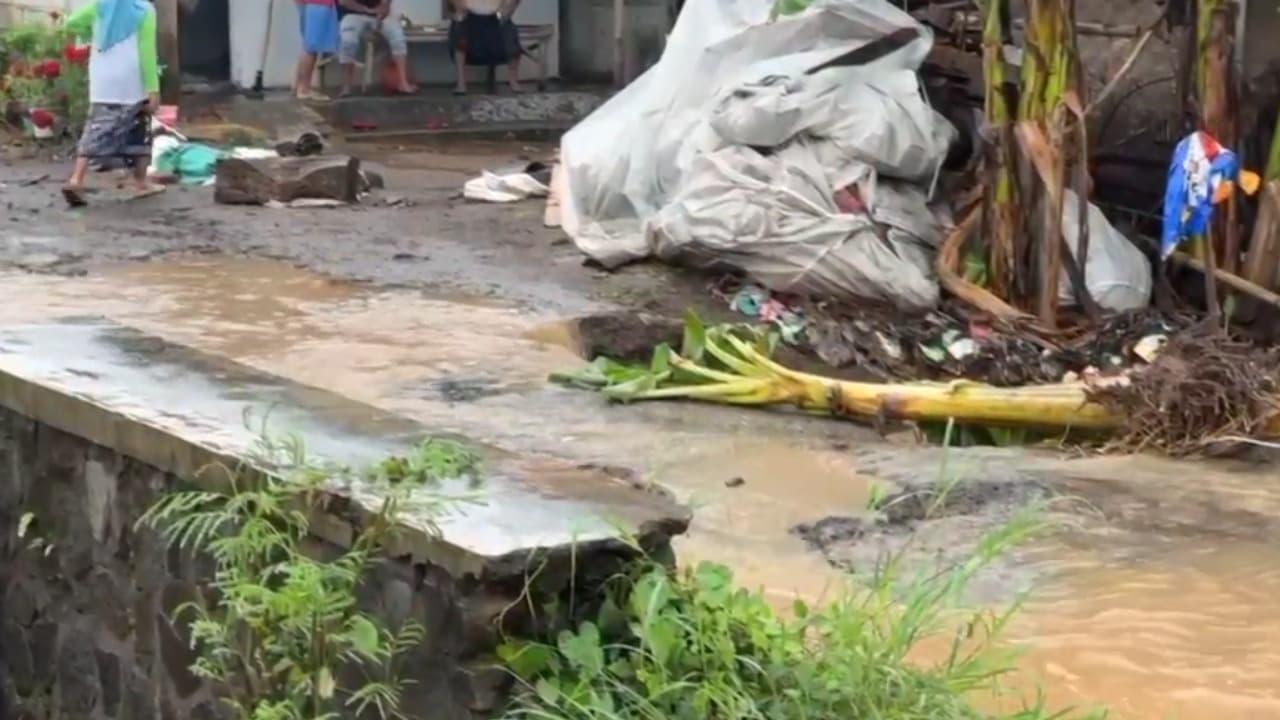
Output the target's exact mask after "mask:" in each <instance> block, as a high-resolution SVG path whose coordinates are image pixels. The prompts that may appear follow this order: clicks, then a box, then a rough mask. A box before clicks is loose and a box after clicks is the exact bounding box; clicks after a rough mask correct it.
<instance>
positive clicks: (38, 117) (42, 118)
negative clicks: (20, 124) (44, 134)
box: [31, 109, 54, 130]
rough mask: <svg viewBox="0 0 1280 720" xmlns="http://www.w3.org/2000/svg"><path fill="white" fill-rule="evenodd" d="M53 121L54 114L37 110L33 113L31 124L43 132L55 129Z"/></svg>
mask: <svg viewBox="0 0 1280 720" xmlns="http://www.w3.org/2000/svg"><path fill="white" fill-rule="evenodd" d="M53 121H54V117H53V113H51V112H49V111H48V110H41V109H36V110H32V111H31V124H32V125H35V126H36V127H38V128H40V129H41V130H43V129H45V128H51V127H53Z"/></svg>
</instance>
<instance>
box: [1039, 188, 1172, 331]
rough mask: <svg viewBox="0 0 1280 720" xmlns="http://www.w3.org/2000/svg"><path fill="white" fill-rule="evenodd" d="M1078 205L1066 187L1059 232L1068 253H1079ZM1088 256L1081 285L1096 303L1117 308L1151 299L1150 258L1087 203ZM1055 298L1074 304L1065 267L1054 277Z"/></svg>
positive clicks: (1143, 304) (1129, 307)
mask: <svg viewBox="0 0 1280 720" xmlns="http://www.w3.org/2000/svg"><path fill="white" fill-rule="evenodd" d="M1079 212H1080V205H1079V201H1078V199H1077V198H1076V194H1075V192H1074V191H1072V190H1067V194H1066V195H1065V196H1064V197H1063V198H1062V236H1063V239H1065V240H1066V241H1067V247H1068V248H1070V250H1071V256H1072V257H1075V258H1079V257H1080V225H1079V221H1080V217H1079ZM1088 217H1089V258H1088V260H1087V263H1088V267H1086V268H1085V270H1084V274H1085V281H1084V284H1085V287H1087V288H1089V294H1090V295H1092V296H1093V299H1094V300H1096V301H1097V302H1098V304H1099V305H1101V306H1102V307H1104V308H1106V309H1108V310H1115V311H1117V312H1119V311H1124V310H1136V309H1138V308H1143V307H1146V306H1147V305H1148V304H1149V302H1150V300H1151V262H1150V261H1149V260H1148V259H1147V256H1146V255H1144V254H1143V253H1142V251H1141V250H1139V249H1138V248H1137V247H1136V246H1135V245H1134V244H1133V243H1132V242H1131V241H1130V240H1129V239H1128V238H1126V237H1125V236H1124V235H1122V234H1121V233H1120V231H1119V230H1116V229H1115V227H1113V226H1112V225H1111V223H1110V222H1108V221H1107V216H1106V215H1104V214H1103V212H1102V211H1101V210H1099V209H1098V206H1097V205H1094V204H1093V203H1089V215H1088ZM1058 302H1059V303H1060V304H1062V305H1066V306H1072V305H1075V302H1076V298H1075V294H1074V293H1073V292H1072V287H1071V278H1069V277H1068V276H1067V272H1066V270H1063V271H1062V275H1061V277H1059V278H1058Z"/></svg>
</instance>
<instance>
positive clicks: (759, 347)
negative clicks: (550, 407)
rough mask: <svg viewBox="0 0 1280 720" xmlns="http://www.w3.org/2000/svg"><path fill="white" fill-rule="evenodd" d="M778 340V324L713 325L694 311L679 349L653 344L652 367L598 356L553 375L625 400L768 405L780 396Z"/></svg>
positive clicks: (566, 382)
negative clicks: (774, 359) (771, 361)
mask: <svg viewBox="0 0 1280 720" xmlns="http://www.w3.org/2000/svg"><path fill="white" fill-rule="evenodd" d="M779 339H780V336H779V333H778V330H777V328H773V327H771V328H761V327H758V326H753V325H743V324H728V325H715V326H711V327H708V326H706V325H705V324H704V323H703V322H702V320H701V318H699V317H698V316H697V314H696V313H694V312H693V311H689V312H687V313H686V314H685V325H684V338H683V341H682V343H681V347H680V351H679V352H676V351H675V350H673V349H672V348H671V346H669V345H667V344H665V343H663V344H661V345H658V346H657V347H655V348H654V349H653V358H652V360H651V361H650V362H649V364H648V365H647V366H646V365H629V364H626V363H621V362H617V361H615V360H611V359H609V358H606V357H599V358H596V359H595V360H594V361H593V362H592V363H591V364H590V365H588V366H587V367H586V368H584V369H582V370H580V371H578V372H574V373H557V374H553V375H552V376H551V380H552V382H558V383H561V384H564V385H569V386H572V387H577V388H582V389H587V390H599V391H600V392H602V393H604V395H605V396H606V397H608V398H610V399H611V400H617V401H621V402H629V401H633V400H657V399H662V398H667V399H671V398H685V399H703V400H718V401H720V402H730V403H735V404H741V405H752V404H765V403H767V402H769V401H770V400H771V399H775V398H774V396H773V390H774V389H775V388H774V384H773V380H772V379H771V374H772V373H771V370H770V367H769V365H768V364H767V363H768V358H769V357H770V356H772V355H773V353H774V351H775V350H777V347H778V341H779ZM762 361H763V362H762Z"/></svg>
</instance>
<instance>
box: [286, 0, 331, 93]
mask: <svg viewBox="0 0 1280 720" xmlns="http://www.w3.org/2000/svg"><path fill="white" fill-rule="evenodd" d="M295 1H296V3H297V6H298V30H299V31H300V32H301V34H302V54H301V55H300V56H298V67H297V70H296V72H295V73H294V80H293V88H294V92H295V93H297V96H298V99H299V100H313V101H325V100H328V99H329V98H327V97H325V95H324V93H321V92H317V91H316V90H315V89H314V88H312V87H311V78H312V77H313V76H314V75H315V73H316V63H317V62H319V60H320V56H321V55H333V54H335V53H337V52H338V42H339V31H338V8H337V6H336V5H335V3H334V0H295Z"/></svg>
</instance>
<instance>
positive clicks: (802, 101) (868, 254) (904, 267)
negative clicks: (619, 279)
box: [561, 0, 955, 308]
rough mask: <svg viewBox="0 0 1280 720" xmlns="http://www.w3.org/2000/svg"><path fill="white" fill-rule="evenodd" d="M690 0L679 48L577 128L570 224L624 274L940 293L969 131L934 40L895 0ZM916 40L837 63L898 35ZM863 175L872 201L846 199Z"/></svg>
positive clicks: (892, 296) (581, 244)
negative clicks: (941, 189) (943, 81)
mask: <svg viewBox="0 0 1280 720" xmlns="http://www.w3.org/2000/svg"><path fill="white" fill-rule="evenodd" d="M772 6H773V2H772V0H689V2H687V3H686V4H685V7H684V10H683V11H682V12H681V15H680V19H679V21H678V22H677V24H676V27H675V29H674V31H673V32H672V34H671V36H670V38H669V41H668V44H667V48H666V50H665V52H664V54H663V56H662V59H661V60H660V61H659V62H658V64H657V65H656V66H654V67H653V68H651V69H650V70H649V71H648V72H647V73H645V74H644V75H643V76H641V77H640V78H639V79H638V80H637V81H636V82H634V83H633V84H632V85H631V86H629V87H628V88H626V89H625V90H623V91H622V92H621V93H619V94H618V95H616V96H615V97H614V98H612V99H611V100H610V101H609V102H608V103H606V104H605V105H604V106H602V107H601V108H600V109H599V110H597V111H596V112H595V113H593V114H592V115H591V116H589V117H588V118H586V119H585V120H584V121H583V122H581V123H580V124H579V125H578V126H576V127H575V128H574V129H573V130H571V131H570V132H569V133H568V134H566V135H565V137H564V139H563V141H562V144H561V162H562V163H563V166H564V173H565V180H566V182H565V190H566V192H565V195H564V197H563V198H561V202H562V203H563V207H562V213H563V220H564V228H565V230H566V231H567V232H569V234H570V235H571V236H572V237H573V239H574V242H575V243H576V244H577V246H578V248H579V249H581V250H582V251H583V252H584V253H586V254H587V255H589V256H590V257H592V258H594V259H595V260H597V261H599V262H601V263H602V264H604V265H606V266H609V267H615V266H618V265H622V264H624V263H627V262H630V261H634V260H639V259H642V258H646V257H649V256H653V255H656V256H658V257H660V258H662V259H664V260H670V261H674V262H681V263H687V264H691V265H696V266H703V267H731V268H736V269H740V270H743V271H745V272H747V273H748V274H750V275H752V276H753V277H755V278H756V279H757V280H759V281H760V282H762V283H764V284H766V285H768V286H769V287H771V288H773V289H775V290H784V291H794V292H806V293H817V294H822V295H827V296H835V297H851V298H852V297H863V298H878V299H883V300H887V301H890V302H893V303H895V304H897V305H898V306H900V307H904V308H922V307H928V306H931V305H933V304H934V303H935V302H936V301H937V297H938V287H937V283H936V280H935V279H934V276H933V270H932V259H933V255H934V248H935V247H936V246H937V244H938V242H939V240H940V236H941V228H940V227H939V225H938V222H937V221H936V220H935V218H934V215H933V213H932V212H930V210H929V208H928V206H927V203H926V194H927V192H928V190H929V188H930V184H931V182H932V180H933V178H934V176H935V174H936V172H937V171H938V168H939V166H940V165H941V163H942V160H943V158H944V156H945V155H946V151H947V147H948V145H949V143H950V141H951V139H952V137H953V136H954V133H955V131H954V129H953V128H952V127H951V125H950V124H949V123H948V122H947V121H946V120H945V119H943V118H942V116H941V115H939V114H938V113H936V112H935V111H934V110H933V109H932V108H930V107H929V106H928V104H927V102H926V101H925V99H924V98H923V96H922V94H921V91H920V88H919V83H918V81H917V78H916V74H915V73H916V70H917V69H918V67H919V65H920V63H921V62H922V61H923V59H924V57H925V55H926V54H927V52H928V50H929V47H930V44H931V42H932V38H931V36H930V35H929V33H928V31H927V30H926V29H924V28H923V27H921V26H920V25H918V24H917V23H916V22H915V21H914V20H913V19H912V18H911V17H909V16H908V15H907V14H906V13H904V12H902V11H901V10H899V9H898V8H896V7H894V6H893V5H891V4H889V3H887V2H884V1H883V0H815V2H814V3H813V4H812V6H811V7H810V8H809V9H808V10H806V11H804V12H802V13H800V14H798V15H794V16H785V17H782V18H779V19H777V20H776V21H775V22H772V23H771V22H769V14H770V10H771V9H772ZM903 29H910V30H915V31H916V32H917V33H918V37H916V39H914V40H911V41H910V42H908V43H906V44H905V46H902V47H899V48H897V49H895V50H893V51H892V52H889V53H888V54H884V55H881V56H880V57H877V58H874V59H872V60H870V62H867V63H864V64H861V65H857V66H852V67H829V68H826V69H822V70H819V71H817V72H810V71H811V70H813V69H814V68H817V67H818V66H820V65H823V64H824V63H828V62H830V61H833V60H836V59H838V58H841V57H842V56H845V55H846V54H847V53H849V52H850V51H851V50H854V49H856V48H859V47H862V46H864V45H866V44H867V43H869V42H871V41H874V40H877V39H880V38H883V37H885V36H886V35H889V34H890V33H893V32H895V31H901V30H903ZM849 186H854V187H856V189H857V195H858V197H859V198H860V199H861V200H862V201H863V203H865V205H866V206H867V211H865V212H841V210H840V209H839V208H837V206H836V204H835V201H834V196H835V194H836V192H837V191H838V190H840V189H841V188H845V187H849Z"/></svg>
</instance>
